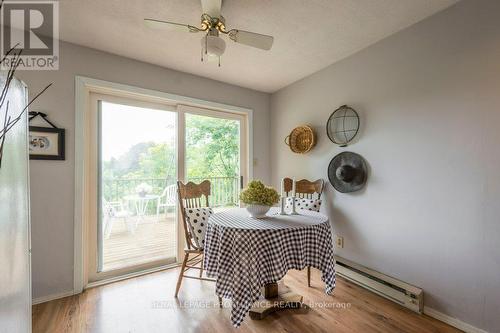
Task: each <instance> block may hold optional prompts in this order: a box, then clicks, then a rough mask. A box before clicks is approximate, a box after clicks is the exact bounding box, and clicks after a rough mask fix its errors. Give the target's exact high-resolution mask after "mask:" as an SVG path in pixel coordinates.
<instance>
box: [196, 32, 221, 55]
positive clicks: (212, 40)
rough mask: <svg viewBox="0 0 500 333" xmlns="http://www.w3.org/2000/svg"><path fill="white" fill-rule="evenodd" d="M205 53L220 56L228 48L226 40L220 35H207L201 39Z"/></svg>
mask: <svg viewBox="0 0 500 333" xmlns="http://www.w3.org/2000/svg"><path fill="white" fill-rule="evenodd" d="M201 49H202V51H203V54H206V55H208V56H214V57H220V56H222V55H223V54H224V51H225V50H226V42H225V41H224V39H222V38H221V37H219V36H211V35H206V36H204V37H203V38H202V39H201Z"/></svg>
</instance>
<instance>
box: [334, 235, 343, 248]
mask: <svg viewBox="0 0 500 333" xmlns="http://www.w3.org/2000/svg"><path fill="white" fill-rule="evenodd" d="M335 244H336V245H337V247H338V248H339V249H342V248H344V237H342V236H335Z"/></svg>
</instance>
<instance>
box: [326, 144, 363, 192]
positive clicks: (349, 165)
mask: <svg viewBox="0 0 500 333" xmlns="http://www.w3.org/2000/svg"><path fill="white" fill-rule="evenodd" d="M366 178H367V167H366V163H365V160H364V159H363V157H361V155H358V154H356V153H351V152H348V151H345V152H342V153H340V154H338V155H336V156H335V157H334V158H332V160H331V161H330V164H329V165H328V179H329V180H330V183H331V184H332V185H333V187H334V188H335V189H336V190H337V191H339V192H341V193H349V192H354V191H358V190H360V189H362V188H363V186H364V185H365V183H366Z"/></svg>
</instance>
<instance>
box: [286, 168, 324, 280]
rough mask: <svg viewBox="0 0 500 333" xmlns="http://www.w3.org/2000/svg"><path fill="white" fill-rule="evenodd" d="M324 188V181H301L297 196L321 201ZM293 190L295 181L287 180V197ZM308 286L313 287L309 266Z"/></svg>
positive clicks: (297, 185)
mask: <svg viewBox="0 0 500 333" xmlns="http://www.w3.org/2000/svg"><path fill="white" fill-rule="evenodd" d="M324 187H325V181H324V180H323V179H317V180H315V181H310V180H307V179H301V180H299V181H297V183H296V184H295V193H296V194H295V195H296V196H297V198H304V199H317V200H320V199H321V194H322V193H323V189H324ZM292 189H293V179H291V178H285V179H284V184H283V190H284V191H285V195H286V197H289V196H292ZM315 196H316V198H315ZM307 286H308V287H310V286H311V267H309V266H308V267H307Z"/></svg>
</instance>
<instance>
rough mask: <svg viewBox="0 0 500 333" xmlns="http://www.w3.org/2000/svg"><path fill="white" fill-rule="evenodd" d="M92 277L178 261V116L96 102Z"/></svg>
mask: <svg viewBox="0 0 500 333" xmlns="http://www.w3.org/2000/svg"><path fill="white" fill-rule="evenodd" d="M98 103H99V107H98V124H99V133H98V135H99V166H98V172H99V175H98V179H99V193H98V200H99V203H98V207H99V210H100V211H99V219H98V228H97V239H98V244H97V254H98V258H97V272H98V274H99V273H100V272H110V271H117V270H119V271H121V272H123V271H127V270H128V271H134V270H137V268H139V267H144V265H147V264H149V263H160V262H161V263H163V264H166V263H169V262H170V263H172V262H175V261H176V257H177V196H176V180H177V161H176V157H177V113H176V112H172V111H166V110H160V109H155V108H150V107H142V106H137V105H134V104H133V103H131V104H128V103H126V102H124V103H121V102H120V103H114V102H109V101H106V100H100V101H99V102H98Z"/></svg>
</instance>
